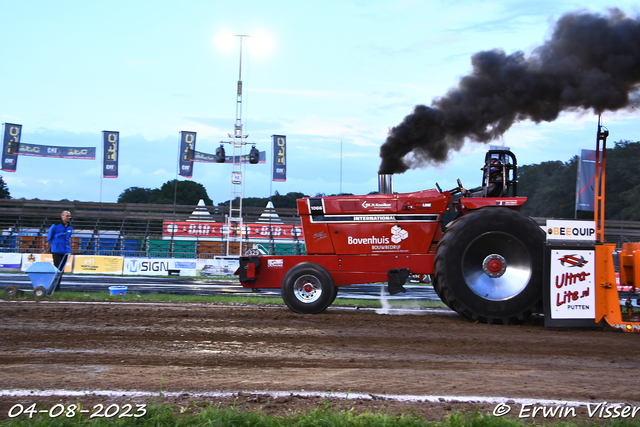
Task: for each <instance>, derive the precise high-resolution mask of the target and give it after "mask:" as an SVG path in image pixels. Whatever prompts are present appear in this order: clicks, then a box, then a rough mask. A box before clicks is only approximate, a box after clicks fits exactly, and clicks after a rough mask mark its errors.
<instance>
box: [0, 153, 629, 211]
mask: <svg viewBox="0 0 640 427" xmlns="http://www.w3.org/2000/svg"><path fill="white" fill-rule="evenodd" d="M579 161H580V159H579V157H578V156H574V157H572V158H571V159H570V160H568V161H566V162H562V161H559V160H557V161H549V162H542V163H540V164H532V165H524V166H520V167H519V168H518V196H524V197H527V199H528V200H527V203H525V204H524V206H523V207H522V213H524V214H526V215H529V216H534V217H547V218H574V216H575V215H576V211H575V206H576V183H577V173H578V163H579ZM176 185H177V187H176ZM370 194H371V193H370ZM344 195H351V194H350V193H345V194H344ZM324 196H327V195H326V194H323V193H318V194H316V197H324ZM329 196H334V194H330V195H329ZM174 197H175V203H176V204H178V205H196V204H197V203H198V201H200V199H202V200H204V202H205V204H206V205H208V206H211V205H213V201H212V200H211V199H210V198H209V196H208V195H207V190H206V189H205V187H204V186H203V185H202V184H199V183H197V182H194V181H180V180H178V181H177V183H176V180H171V181H167V182H166V183H164V184H163V185H162V186H160V188H155V189H151V188H142V187H130V188H127V189H126V190H124V191H123V192H122V193H121V194H120V196H118V203H154V204H173V203H174ZM304 197H309V195H307V194H304V193H300V192H290V193H287V194H280V193H278V192H277V191H276V193H275V194H274V195H273V196H271V197H270V198H269V197H246V198H243V199H242V202H243V206H252V207H265V206H266V205H267V203H268V202H269V200H271V202H272V203H273V205H274V207H276V208H296V207H297V204H296V200H297V199H301V198H304ZM10 198H11V194H10V192H9V188H8V186H7V184H6V183H5V182H4V180H3V179H2V177H1V176H0V199H10ZM237 203H239V198H238V199H236V200H234V204H237ZM218 206H229V200H227V201H225V202H221V203H218ZM577 217H578V218H582V219H588V218H593V213H592V212H587V211H578V212H577ZM605 217H606V219H612V220H627V221H640V141H636V142H632V141H619V142H616V143H615V144H614V147H613V148H609V149H607V157H606V187H605Z"/></svg>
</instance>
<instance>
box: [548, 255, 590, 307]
mask: <svg viewBox="0 0 640 427" xmlns="http://www.w3.org/2000/svg"><path fill="white" fill-rule="evenodd" d="M550 263H551V285H550V288H551V297H550V301H551V316H552V318H554V319H594V318H595V317H596V304H595V302H596V299H595V298H596V290H595V280H594V276H595V251H593V250H579V249H570V250H565V249H552V250H551V260H550Z"/></svg>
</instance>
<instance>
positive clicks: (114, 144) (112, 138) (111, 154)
mask: <svg viewBox="0 0 640 427" xmlns="http://www.w3.org/2000/svg"><path fill="white" fill-rule="evenodd" d="M102 144H103V147H104V151H103V156H102V158H103V159H104V160H103V162H102V177H103V178H117V177H118V156H119V154H120V153H119V152H120V132H110V131H107V130H103V131H102Z"/></svg>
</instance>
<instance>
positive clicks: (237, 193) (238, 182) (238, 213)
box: [225, 34, 253, 255]
mask: <svg viewBox="0 0 640 427" xmlns="http://www.w3.org/2000/svg"><path fill="white" fill-rule="evenodd" d="M235 37H240V65H239V68H238V91H237V97H236V123H235V126H234V130H233V135H232V134H229V138H232V139H231V141H229V144H231V145H232V146H233V157H232V162H233V166H232V167H231V195H230V197H229V215H228V216H227V221H226V222H227V228H226V233H225V235H226V240H227V248H226V254H227V255H230V244H231V242H237V243H238V254H239V255H242V235H243V233H244V229H243V224H242V195H243V183H244V179H243V176H242V161H241V157H242V148H243V147H244V146H245V145H246V144H247V141H246V139H247V138H248V137H249V135H244V134H243V133H242V39H243V38H244V37H253V36H249V35H244V34H242V35H241V34H236V35H235ZM236 197H237V198H238V201H239V205H238V207H237V208H234V206H233V202H234V199H235V198H236Z"/></svg>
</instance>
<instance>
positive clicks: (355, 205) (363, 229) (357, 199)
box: [240, 189, 526, 288]
mask: <svg viewBox="0 0 640 427" xmlns="http://www.w3.org/2000/svg"><path fill="white" fill-rule="evenodd" d="M452 199H453V196H452V195H451V194H450V193H449V192H448V191H445V192H442V193H440V192H439V191H438V190H435V189H433V190H424V191H419V192H415V193H405V194H374V195H368V196H333V197H310V198H305V199H299V200H298V213H299V214H300V218H301V220H302V227H303V230H304V236H305V246H306V251H307V255H285V256H283V255H269V256H260V257H259V258H258V259H259V261H258V262H256V263H248V264H247V263H243V264H242V265H243V267H242V268H244V269H245V270H246V273H245V274H242V273H241V275H240V283H241V284H242V286H243V287H245V288H279V287H280V286H281V284H282V280H283V278H284V276H285V274H286V273H287V271H289V270H290V269H291V268H292V267H294V266H295V265H297V264H299V263H303V262H313V263H316V264H319V265H321V266H323V267H324V268H326V269H327V270H328V271H329V273H330V274H331V277H332V278H333V282H334V284H335V286H345V285H351V284H357V283H370V282H386V281H387V279H388V271H389V270H394V269H409V270H410V271H411V273H416V274H432V273H433V267H434V256H435V249H436V245H437V242H438V240H439V239H440V237H441V236H442V229H441V220H442V214H443V213H444V211H445V210H446V209H447V206H448V205H449V203H450V202H451V200H452ZM525 201H526V197H515V198H499V199H497V198H464V199H461V200H460V201H458V202H456V209H457V210H458V211H459V212H462V213H466V212H467V211H469V210H473V209H479V208H482V207H486V206H507V207H511V208H515V209H519V207H520V206H521V205H522V204H523V203H524V202H525Z"/></svg>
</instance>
